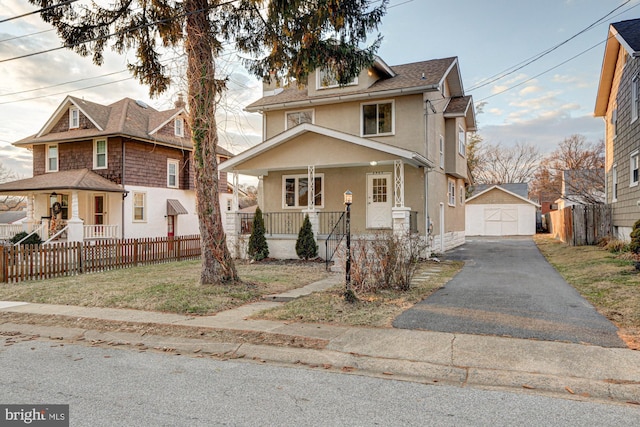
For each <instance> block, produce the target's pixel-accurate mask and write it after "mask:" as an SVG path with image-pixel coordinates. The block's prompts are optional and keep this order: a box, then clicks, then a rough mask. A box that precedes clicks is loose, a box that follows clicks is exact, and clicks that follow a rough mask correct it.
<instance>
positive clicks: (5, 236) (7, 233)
mask: <svg viewBox="0 0 640 427" xmlns="http://www.w3.org/2000/svg"><path fill="white" fill-rule="evenodd" d="M21 231H23V230H22V224H0V240H11V238H13V236H15V235H16V234H18V233H20V232H21Z"/></svg>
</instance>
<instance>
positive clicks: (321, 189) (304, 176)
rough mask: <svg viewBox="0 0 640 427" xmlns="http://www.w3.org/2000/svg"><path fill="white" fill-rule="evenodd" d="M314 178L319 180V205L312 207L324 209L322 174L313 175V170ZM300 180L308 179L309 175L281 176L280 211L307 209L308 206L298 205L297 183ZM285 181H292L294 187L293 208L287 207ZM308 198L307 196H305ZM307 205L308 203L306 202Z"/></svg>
mask: <svg viewBox="0 0 640 427" xmlns="http://www.w3.org/2000/svg"><path fill="white" fill-rule="evenodd" d="M314 174H315V175H314V177H315V178H320V204H319V205H314V206H313V207H316V208H321V209H322V208H324V173H315V169H314ZM300 178H304V179H307V180H308V179H309V173H308V172H307V173H306V174H292V175H282V187H281V191H282V209H303V208H309V206H302V205H299V204H298V200H299V198H300V194H298V190H299V188H300V187H299V181H300ZM287 179H294V180H295V181H294V185H295V190H294V191H295V204H294V205H293V206H288V205H287V191H286V188H287V187H286V182H287ZM309 188H310V186H309V184H308V182H307V191H309ZM314 190H315V182H314ZM307 197H308V196H307ZM307 204H308V201H307Z"/></svg>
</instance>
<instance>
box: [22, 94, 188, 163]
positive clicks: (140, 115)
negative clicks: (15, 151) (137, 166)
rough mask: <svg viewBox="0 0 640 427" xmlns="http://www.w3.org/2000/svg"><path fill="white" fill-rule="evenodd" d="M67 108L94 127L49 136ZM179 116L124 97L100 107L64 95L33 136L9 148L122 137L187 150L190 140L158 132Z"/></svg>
mask: <svg viewBox="0 0 640 427" xmlns="http://www.w3.org/2000/svg"><path fill="white" fill-rule="evenodd" d="M71 107H77V108H78V109H79V110H80V112H81V113H82V114H83V115H84V116H85V117H86V118H87V119H88V120H89V121H90V122H91V123H92V124H93V125H94V126H95V128H94V127H88V128H86V129H70V130H66V131H64V132H55V133H51V130H52V129H53V128H54V126H55V125H56V124H57V123H58V122H59V121H60V120H65V115H66V114H67V112H68V110H69V108H71ZM180 114H186V110H185V109H184V108H183V107H181V108H174V109H171V110H165V111H158V110H156V109H154V108H152V107H150V106H148V105H146V104H144V103H142V102H139V101H134V100H133V99H131V98H124V99H121V100H119V101H117V102H114V103H112V104H109V105H102V104H97V103H95V102H90V101H86V100H84V99H80V98H76V97H73V96H67V97H66V98H65V99H64V100H63V101H62V103H61V104H60V105H59V106H58V108H57V109H56V110H55V112H54V113H53V115H52V116H51V117H50V118H49V120H48V121H47V123H45V125H44V126H43V127H42V129H40V131H39V132H38V133H37V134H35V135H31V136H29V137H27V138H24V139H21V140H19V141H16V142H14V143H13V145H15V146H26V147H30V146H33V145H36V144H43V143H51V142H70V141H79V140H85V139H91V138H96V137H109V136H125V137H130V138H133V139H139V140H143V141H147V142H152V143H157V144H161V145H167V146H172V147H179V148H182V149H186V150H191V149H192V148H193V147H192V144H191V140H190V138H188V137H177V136H174V135H173V134H171V133H169V132H159V130H160V129H161V128H162V127H163V126H165V125H166V124H168V123H169V122H170V121H171V120H173V119H174V118H176V117H177V116H179V115H180Z"/></svg>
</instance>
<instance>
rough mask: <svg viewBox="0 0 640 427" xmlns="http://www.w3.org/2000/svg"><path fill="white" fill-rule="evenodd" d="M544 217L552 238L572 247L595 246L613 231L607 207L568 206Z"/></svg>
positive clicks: (608, 207) (609, 208)
mask: <svg viewBox="0 0 640 427" xmlns="http://www.w3.org/2000/svg"><path fill="white" fill-rule="evenodd" d="M546 216H547V223H548V224H549V226H550V228H549V232H550V233H552V235H553V237H555V238H557V239H560V240H562V241H563V242H565V243H567V244H570V245H572V246H583V245H596V244H597V243H598V242H599V241H600V239H602V238H603V237H607V236H611V234H612V231H613V225H612V219H611V207H610V206H608V205H575V206H569V207H566V208H564V209H560V210H557V211H552V212H550V213H548V214H547V215H546Z"/></svg>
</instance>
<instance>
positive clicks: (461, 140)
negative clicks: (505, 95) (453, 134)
mask: <svg viewBox="0 0 640 427" xmlns="http://www.w3.org/2000/svg"><path fill="white" fill-rule="evenodd" d="M458 153H460V155H461V156H464V155H465V154H466V153H467V136H466V133H465V132H464V129H462V126H459V127H458Z"/></svg>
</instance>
